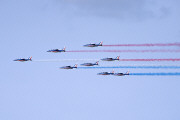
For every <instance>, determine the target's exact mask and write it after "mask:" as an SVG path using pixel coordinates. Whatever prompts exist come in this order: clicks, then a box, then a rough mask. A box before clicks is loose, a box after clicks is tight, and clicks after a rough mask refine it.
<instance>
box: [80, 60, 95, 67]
mask: <svg viewBox="0 0 180 120" xmlns="http://www.w3.org/2000/svg"><path fill="white" fill-rule="evenodd" d="M98 62H99V61H97V62H96V63H84V64H81V65H82V66H94V65H98Z"/></svg>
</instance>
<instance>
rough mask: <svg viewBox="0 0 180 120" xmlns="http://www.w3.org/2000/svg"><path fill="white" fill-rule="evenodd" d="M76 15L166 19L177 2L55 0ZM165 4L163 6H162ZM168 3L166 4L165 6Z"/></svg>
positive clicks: (149, 0)
mask: <svg viewBox="0 0 180 120" xmlns="http://www.w3.org/2000/svg"><path fill="white" fill-rule="evenodd" d="M57 2H60V3H61V4H63V5H65V6H66V8H68V9H72V11H73V12H74V13H75V14H77V15H79V14H80V15H84V16H89V15H93V16H99V17H105V18H118V19H137V20H142V19H143V20H145V19H149V18H162V17H167V16H168V15H169V14H170V13H171V10H172V9H173V8H172V7H176V6H172V4H176V3H177V1H175V0H172V1H167V0H166V2H165V1H156V0H59V1H58V0H57ZM164 3H165V4H164ZM167 3H168V4H167Z"/></svg>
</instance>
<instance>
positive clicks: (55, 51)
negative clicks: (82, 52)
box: [47, 47, 66, 53]
mask: <svg viewBox="0 0 180 120" xmlns="http://www.w3.org/2000/svg"><path fill="white" fill-rule="evenodd" d="M65 49H66V48H65V47H64V48H63V49H61V50H59V49H52V50H48V51H47V52H53V53H58V52H66V50H65Z"/></svg>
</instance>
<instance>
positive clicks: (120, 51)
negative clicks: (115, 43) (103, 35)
mask: <svg viewBox="0 0 180 120" xmlns="http://www.w3.org/2000/svg"><path fill="white" fill-rule="evenodd" d="M66 52H119V53H122V52H137V53H140V52H142V53H143V52H180V50H71V51H66Z"/></svg>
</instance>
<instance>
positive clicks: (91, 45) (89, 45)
mask: <svg viewBox="0 0 180 120" xmlns="http://www.w3.org/2000/svg"><path fill="white" fill-rule="evenodd" d="M102 43H103V42H100V43H99V44H95V43H93V44H86V45H84V47H98V46H102Z"/></svg>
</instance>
